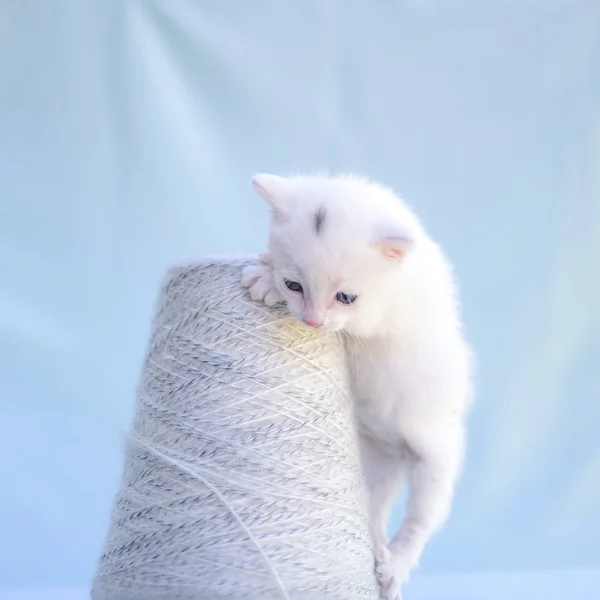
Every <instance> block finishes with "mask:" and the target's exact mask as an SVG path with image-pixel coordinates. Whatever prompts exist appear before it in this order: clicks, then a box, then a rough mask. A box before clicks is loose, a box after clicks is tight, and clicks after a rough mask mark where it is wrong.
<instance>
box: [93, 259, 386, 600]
mask: <svg viewBox="0 0 600 600" xmlns="http://www.w3.org/2000/svg"><path fill="white" fill-rule="evenodd" d="M247 264H249V263H248V261H244V260H229V259H227V260H221V261H219V260H206V261H203V262H202V263H198V264H195V265H188V266H185V267H177V268H174V269H172V270H171V271H170V272H169V274H168V277H167V279H166V282H165V284H164V287H163V290H162V293H161V296H160V301H159V307H158V313H157V316H156V318H155V322H154V325H153V333H152V338H151V342H150V346H149V352H148V357H147V360H146V366H145V370H144V373H143V378H142V383H141V386H140V389H139V392H138V400H137V410H136V416H135V421H134V424H133V429H132V432H131V435H130V438H129V442H128V447H127V452H126V457H125V469H124V475H123V481H122V487H121V490H120V492H119V494H118V497H117V500H116V503H115V506H114V509H113V514H112V521H111V525H110V529H109V534H108V539H107V542H106V546H105V548H104V552H103V554H102V557H101V559H100V563H99V566H98V569H97V573H96V577H95V580H94V584H93V589H92V598H93V599H94V600H200V599H206V600H220V599H234V598H235V599H239V598H244V599H245V600H375V599H376V598H378V597H379V594H378V591H377V584H376V582H375V578H374V575H373V559H372V554H371V548H370V543H369V536H368V531H367V525H366V519H365V514H364V509H363V503H362V494H361V492H362V488H361V477H360V469H359V458H358V453H357V447H356V441H355V434H354V428H353V423H352V410H351V405H350V401H349V398H348V394H347V391H346V386H345V373H344V361H343V354H342V348H341V347H340V344H339V343H338V341H337V340H336V338H335V337H333V336H328V335H323V334H321V335H320V334H317V333H311V332H310V331H308V330H305V329H304V328H301V327H299V326H298V325H297V324H295V322H294V321H292V320H291V318H290V317H287V316H286V315H285V311H284V310H283V309H281V310H277V309H268V308H266V307H265V306H263V305H262V304H259V303H255V302H253V301H252V300H251V299H250V298H249V296H248V294H247V292H246V290H244V289H243V288H242V287H241V285H240V283H239V282H240V275H241V270H242V268H243V266H245V265H247Z"/></svg>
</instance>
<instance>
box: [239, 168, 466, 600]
mask: <svg viewBox="0 0 600 600" xmlns="http://www.w3.org/2000/svg"><path fill="white" fill-rule="evenodd" d="M252 184H253V186H254V188H255V189H256V190H257V191H258V192H259V193H260V194H261V195H262V196H263V197H264V198H266V199H267V200H268V201H269V202H270V204H271V206H272V208H273V219H272V224H271V232H270V241H269V254H267V255H264V256H263V259H262V262H261V264H260V265H258V266H255V267H250V268H248V269H246V271H245V272H244V277H243V284H244V285H245V286H247V287H249V288H250V291H251V294H252V296H253V297H254V298H255V299H259V300H264V301H265V302H266V303H267V304H273V303H275V302H278V301H280V300H285V302H286V303H287V306H288V307H289V310H290V312H291V314H292V315H294V316H295V317H296V318H297V319H299V320H300V321H304V322H305V323H307V322H308V323H309V324H312V325H313V326H315V327H317V328H318V329H319V330H322V331H338V332H340V335H342V336H343V338H344V340H345V341H346V348H347V355H348V365H349V371H350V375H351V385H352V391H353V394H354V400H355V406H356V415H357V423H358V428H359V440H360V444H361V452H362V459H363V468H364V476H365V479H366V482H367V489H368V492H369V512H370V515H369V516H370V524H371V534H372V538H373V551H374V556H375V562H376V572H377V576H378V578H379V580H380V582H381V597H382V598H386V599H388V600H399V599H400V597H401V586H402V584H403V583H404V582H405V581H406V580H407V579H408V576H409V573H410V571H411V570H412V569H413V568H414V567H415V566H416V565H417V562H418V560H419V557H420V555H421V553H422V551H423V549H424V546H425V544H426V542H427V541H428V540H429V538H430V537H431V535H432V534H433V533H434V531H435V530H436V529H437V528H438V527H440V526H441V525H442V524H443V523H444V521H445V520H446V518H447V516H448V514H449V511H450V507H451V503H452V496H453V490H454V486H455V483H456V480H457V478H458V475H459V471H460V466H461V463H462V459H463V453H464V446H465V415H466V411H467V408H468V404H469V400H470V397H471V377H470V371H471V365H470V363H471V360H470V352H469V349H468V346H467V344H466V343H465V340H464V338H463V334H462V328H461V321H460V316H459V310H458V303H457V299H456V293H455V285H454V281H453V276H452V271H451V268H450V266H449V264H448V262H447V260H446V259H445V257H444V255H443V253H442V251H441V250H440V248H439V247H438V246H437V245H436V244H435V243H434V242H433V241H432V240H431V239H430V238H429V236H428V235H427V233H426V232H425V231H424V229H423V227H422V225H421V224H420V222H419V220H418V218H417V217H416V215H415V214H414V213H413V212H412V211H411V210H410V209H409V208H408V207H407V206H406V205H405V204H404V203H403V202H401V201H400V200H399V199H398V198H397V197H396V196H395V195H394V193H393V192H392V191H391V190H389V189H387V188H385V187H383V186H381V185H379V184H376V183H373V182H370V181H368V180H366V179H363V178H359V177H355V176H337V177H325V176H317V177H292V178H282V177H277V176H275V175H257V176H255V177H254V178H253V180H252ZM318 213H319V214H320V217H321V223H320V228H319V227H317V226H316V221H315V218H316V215H317V214H318ZM318 229H320V230H319V231H317V230H318ZM286 280H288V281H294V282H298V283H299V284H300V285H301V286H302V291H301V292H298V291H291V290H289V289H288V288H287V287H286V284H285V281H286ZM340 291H341V292H345V293H346V294H350V295H353V296H354V295H355V296H357V299H356V301H355V302H354V303H353V304H350V305H347V304H342V303H340V302H338V301H336V299H335V296H336V294H337V293H338V292H340ZM404 480H406V481H407V483H408V485H409V492H408V500H407V506H406V516H405V519H404V521H403V523H402V525H401V527H400V529H399V531H398V532H397V533H396V534H395V535H394V536H393V537H392V538H391V540H388V537H387V535H386V529H387V522H388V518H389V512H390V509H391V505H392V502H393V500H394V497H395V495H396V493H397V491H398V488H399V486H400V484H401V483H402V482H403V481H404Z"/></svg>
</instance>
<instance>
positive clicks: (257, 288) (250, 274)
mask: <svg viewBox="0 0 600 600" xmlns="http://www.w3.org/2000/svg"><path fill="white" fill-rule="evenodd" d="M242 285H243V286H244V287H247V288H248V289H249V290H250V296H251V297H252V299H253V300H257V301H258V300H262V301H263V302H264V303H265V304H266V305H267V306H273V304H277V302H281V301H282V300H283V298H282V296H281V295H280V294H279V292H278V291H277V289H276V288H275V283H274V282H273V271H272V268H271V259H270V257H269V255H268V254H262V255H261V257H260V262H259V263H258V264H256V265H251V266H249V267H246V268H245V269H244V271H243V272H242Z"/></svg>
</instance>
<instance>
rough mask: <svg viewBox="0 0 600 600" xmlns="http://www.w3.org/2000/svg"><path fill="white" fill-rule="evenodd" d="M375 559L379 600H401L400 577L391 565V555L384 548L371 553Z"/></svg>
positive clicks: (381, 547) (380, 547)
mask: <svg viewBox="0 0 600 600" xmlns="http://www.w3.org/2000/svg"><path fill="white" fill-rule="evenodd" d="M373 556H374V557H375V574H376V575H377V580H378V581H379V585H380V586H381V591H380V596H379V597H380V598H381V600H402V590H401V586H402V581H403V579H402V577H401V575H400V573H399V572H398V570H397V569H396V568H394V565H393V564H392V555H391V553H390V551H389V550H388V549H387V548H386V547H385V546H379V547H378V548H375V550H374V551H373Z"/></svg>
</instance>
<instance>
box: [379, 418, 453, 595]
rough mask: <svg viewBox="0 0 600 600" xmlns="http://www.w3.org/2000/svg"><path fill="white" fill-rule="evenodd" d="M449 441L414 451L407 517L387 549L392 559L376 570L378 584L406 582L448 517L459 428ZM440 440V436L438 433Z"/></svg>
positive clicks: (410, 472) (434, 443)
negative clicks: (431, 539)
mask: <svg viewBox="0 0 600 600" xmlns="http://www.w3.org/2000/svg"><path fill="white" fill-rule="evenodd" d="M446 433H447V432H446ZM431 435H433V436H435V432H430V435H429V436H428V437H429V440H428V441H429V442H431V441H432V438H431V437H430V436H431ZM450 437H451V438H454V439H452V440H451V443H445V444H439V443H436V442H433V443H426V444H425V445H424V447H423V448H421V449H415V452H416V453H418V454H417V455H416V456H415V457H414V459H413V460H412V461H411V465H410V471H409V481H408V483H409V491H408V499H407V505H406V516H405V518H404V521H403V522H402V526H401V527H400V529H399V531H398V532H397V533H396V535H394V537H393V538H392V540H391V541H390V543H389V545H388V548H389V550H390V552H391V557H390V558H389V560H388V561H387V562H386V563H385V564H382V565H380V566H379V567H378V568H377V572H378V577H379V579H380V581H383V582H385V581H388V580H391V579H395V580H396V581H397V582H398V584H399V585H402V584H403V583H404V582H405V581H407V580H408V577H409V574H410V572H411V571H412V569H413V568H414V567H416V566H417V564H418V561H419V558H420V556H421V554H422V552H423V549H424V548H425V544H426V543H427V542H428V541H429V539H430V538H431V536H432V535H433V533H434V532H435V531H436V530H437V529H438V528H439V527H441V525H442V524H443V523H444V522H445V520H446V518H447V517H448V514H449V512H450V508H451V504H452V496H453V492H454V486H455V484H456V481H457V478H458V474H459V469H460V465H461V462H462V446H463V440H462V433H461V432H460V431H458V428H457V431H456V432H455V435H451V436H450ZM439 438H442V439H443V433H441V432H439ZM436 441H439V440H436ZM447 441H448V440H447Z"/></svg>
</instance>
